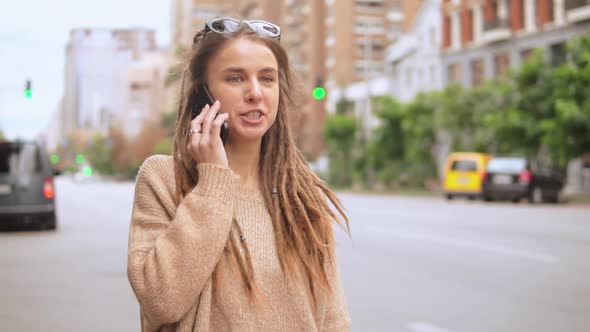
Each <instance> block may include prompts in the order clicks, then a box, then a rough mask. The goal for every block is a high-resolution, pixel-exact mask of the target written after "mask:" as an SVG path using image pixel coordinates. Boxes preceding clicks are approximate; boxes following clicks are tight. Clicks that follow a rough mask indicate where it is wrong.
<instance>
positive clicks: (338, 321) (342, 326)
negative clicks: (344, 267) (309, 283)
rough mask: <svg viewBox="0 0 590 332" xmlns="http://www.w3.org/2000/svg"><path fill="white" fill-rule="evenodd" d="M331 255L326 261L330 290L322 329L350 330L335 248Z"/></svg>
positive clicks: (330, 331)
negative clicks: (328, 260)
mask: <svg viewBox="0 0 590 332" xmlns="http://www.w3.org/2000/svg"><path fill="white" fill-rule="evenodd" d="M332 257H333V259H332V260H331V261H330V262H328V265H327V269H326V272H327V273H328V280H329V281H330V287H332V291H331V292H330V291H329V292H328V298H327V301H326V316H325V321H324V324H323V328H322V331H325V332H328V331H329V332H332V331H334V332H336V331H338V332H341V331H350V315H349V312H348V305H347V303H346V297H345V296H344V290H343V289H342V281H341V279H340V271H339V268H338V261H337V258H336V253H335V250H334V253H333V256H332Z"/></svg>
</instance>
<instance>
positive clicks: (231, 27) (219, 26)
mask: <svg viewBox="0 0 590 332" xmlns="http://www.w3.org/2000/svg"><path fill="white" fill-rule="evenodd" d="M242 24H245V25H247V26H248V27H249V28H250V29H252V30H254V31H256V32H258V33H259V34H261V35H264V36H267V37H270V38H274V39H276V40H281V28H279V26H278V25H275V24H272V23H270V22H267V21H262V20H248V21H246V20H244V21H242V20H238V19H235V18H229V17H226V18H216V19H214V20H211V21H209V22H207V23H205V33H207V32H209V31H214V32H216V33H233V32H236V31H238V29H239V28H240V27H241V26H242Z"/></svg>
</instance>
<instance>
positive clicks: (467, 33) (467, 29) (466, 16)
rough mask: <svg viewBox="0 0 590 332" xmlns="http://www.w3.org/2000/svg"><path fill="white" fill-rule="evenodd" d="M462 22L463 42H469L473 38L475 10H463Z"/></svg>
mask: <svg viewBox="0 0 590 332" xmlns="http://www.w3.org/2000/svg"><path fill="white" fill-rule="evenodd" d="M462 20H463V22H462V24H461V29H462V31H461V35H462V41H463V44H467V43H469V42H471V41H472V40H473V10H470V9H466V10H464V11H463V15H462Z"/></svg>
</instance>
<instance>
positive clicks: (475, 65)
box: [471, 59, 485, 85]
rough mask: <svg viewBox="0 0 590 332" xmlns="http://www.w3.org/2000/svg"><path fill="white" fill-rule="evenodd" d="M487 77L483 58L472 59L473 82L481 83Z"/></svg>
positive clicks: (475, 83)
mask: <svg viewBox="0 0 590 332" xmlns="http://www.w3.org/2000/svg"><path fill="white" fill-rule="evenodd" d="M484 79H485V66H484V62H483V59H475V60H471V83H472V84H473V85H478V84H481V83H482V82H483V81H484Z"/></svg>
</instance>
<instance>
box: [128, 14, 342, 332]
mask: <svg viewBox="0 0 590 332" xmlns="http://www.w3.org/2000/svg"><path fill="white" fill-rule="evenodd" d="M279 39H280V29H279V27H277V26H276V25H273V24H271V23H268V22H264V21H239V20H235V19H230V18H225V19H216V20H213V21H211V22H208V23H207V24H206V27H205V29H203V30H202V31H200V32H199V33H198V34H197V35H196V36H195V39H194V44H193V54H192V56H191V58H190V61H189V64H188V66H187V69H186V71H185V73H188V74H190V79H189V82H187V83H186V84H185V82H184V81H185V80H184V78H183V84H182V85H183V88H182V89H183V91H184V92H182V93H181V100H182V103H181V105H180V109H179V114H178V121H177V127H176V136H175V140H174V155H173V157H169V156H152V157H150V158H148V159H147V160H146V161H145V162H144V163H143V165H142V167H141V169H140V171H139V174H138V177H137V183H136V187H135V198H134V205H133V214H132V218H131V228H130V233H129V257H128V276H129V281H130V283H131V286H132V288H133V290H134V292H135V295H136V296H137V299H138V301H139V304H140V308H141V323H142V330H143V331H347V330H348V329H349V325H350V319H349V314H348V309H347V305H346V300H345V297H344V294H343V291H342V287H341V284H340V277H339V272H338V268H337V262H336V257H335V250H334V249H335V239H334V233H333V222H336V223H338V224H339V225H340V226H342V227H346V230H347V231H349V229H348V219H347V217H346V215H345V214H344V212H343V209H342V207H341V205H340V202H339V200H338V199H337V198H336V196H335V195H334V194H333V193H332V192H331V191H330V190H329V189H328V188H327V187H326V184H325V183H324V182H323V181H322V180H320V179H319V178H318V177H317V176H315V175H314V173H312V171H311V170H310V169H309V167H308V166H307V163H306V161H305V159H304V158H303V156H302V154H301V153H300V152H299V151H298V150H297V148H296V146H295V143H294V140H293V137H292V134H291V130H290V128H289V120H288V117H289V114H288V113H289V111H290V109H291V106H292V98H291V96H292V92H293V84H292V81H291V72H290V69H289V62H288V57H287V54H286V53H285V50H284V49H283V48H282V46H281V45H280V42H279ZM205 88H208V91H209V92H210V93H211V95H212V96H214V98H215V99H216V101H215V102H214V103H213V104H212V105H208V106H205V107H204V108H203V109H202V111H201V112H200V114H199V115H198V116H196V117H195V118H193V116H192V109H193V106H194V105H195V104H196V103H197V102H198V101H197V100H196V99H197V95H198V94H199V92H201V91H200V89H205ZM224 122H227V123H228V124H229V132H228V136H227V141H226V142H225V145H224V142H223V141H222V139H221V137H220V132H221V127H222V125H223V123H224ZM326 198H327V199H326ZM328 200H329V201H330V202H331V203H332V204H331V205H333V206H334V207H335V210H337V212H338V213H339V214H340V216H341V217H342V219H343V220H344V221H345V222H344V223H342V222H340V219H339V217H338V215H337V214H336V213H335V211H334V209H332V208H331V205H330V204H328Z"/></svg>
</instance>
